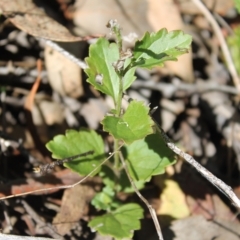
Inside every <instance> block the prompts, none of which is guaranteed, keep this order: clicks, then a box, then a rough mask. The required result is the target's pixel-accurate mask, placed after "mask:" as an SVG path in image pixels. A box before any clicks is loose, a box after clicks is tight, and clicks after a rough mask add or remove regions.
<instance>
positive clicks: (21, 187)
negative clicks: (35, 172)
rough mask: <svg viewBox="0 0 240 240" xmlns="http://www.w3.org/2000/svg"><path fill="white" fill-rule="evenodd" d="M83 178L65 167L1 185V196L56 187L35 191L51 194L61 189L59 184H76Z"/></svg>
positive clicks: (41, 193)
mask: <svg viewBox="0 0 240 240" xmlns="http://www.w3.org/2000/svg"><path fill="white" fill-rule="evenodd" d="M81 178H82V177H81V176H79V174H77V173H74V172H72V171H71V170H69V169H64V170H62V171H58V172H54V173H53V174H49V175H45V176H41V177H33V178H27V179H17V180H14V181H11V182H8V183H6V184H1V185H0V197H5V196H9V195H15V194H21V193H26V192H29V191H34V190H38V189H46V188H52V187H56V189H52V190H45V191H42V192H36V193H34V195H43V194H50V193H53V192H57V191H59V189H57V187H58V186H62V185H69V184H74V183H76V182H78V181H80V180H81Z"/></svg>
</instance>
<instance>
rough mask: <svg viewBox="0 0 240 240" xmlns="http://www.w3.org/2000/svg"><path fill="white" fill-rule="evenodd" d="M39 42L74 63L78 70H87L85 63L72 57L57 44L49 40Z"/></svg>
mask: <svg viewBox="0 0 240 240" xmlns="http://www.w3.org/2000/svg"><path fill="white" fill-rule="evenodd" d="M39 41H41V42H43V43H44V44H45V45H48V46H50V47H51V48H53V49H54V50H56V51H57V52H59V53H61V54H62V55H64V56H65V57H66V58H68V59H69V60H70V61H72V62H74V63H76V64H77V65H78V66H79V67H80V68H82V69H85V68H87V64H86V63H85V62H83V61H81V60H79V59H78V58H76V57H75V56H74V55H72V54H71V53H70V52H68V51H67V50H65V49H63V48H62V47H60V46H59V45H58V44H56V43H54V42H52V41H51V40H46V39H43V38H40V39H39Z"/></svg>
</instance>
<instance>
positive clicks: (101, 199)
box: [91, 186, 119, 210]
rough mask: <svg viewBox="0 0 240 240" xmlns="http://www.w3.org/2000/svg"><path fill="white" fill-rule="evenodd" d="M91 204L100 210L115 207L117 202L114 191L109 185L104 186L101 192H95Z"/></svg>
mask: <svg viewBox="0 0 240 240" xmlns="http://www.w3.org/2000/svg"><path fill="white" fill-rule="evenodd" d="M91 204H92V205H93V206H95V208H96V209H101V210H110V209H113V208H114V209H115V208H117V207H118V206H119V204H118V202H117V201H115V192H114V190H113V189H112V188H111V186H106V187H104V188H103V189H102V191H101V192H99V193H97V194H96V195H95V196H94V198H93V199H92V201H91Z"/></svg>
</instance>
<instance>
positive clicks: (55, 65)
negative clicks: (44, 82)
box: [44, 46, 83, 98]
mask: <svg viewBox="0 0 240 240" xmlns="http://www.w3.org/2000/svg"><path fill="white" fill-rule="evenodd" d="M44 56H45V64H46V68H47V74H48V80H49V83H50V85H51V86H52V88H53V89H54V90H55V91H56V92H58V93H59V94H60V95H62V96H69V97H72V98H78V97H80V96H82V95H83V87H82V78H81V69H80V68H79V66H78V65H77V64H75V63H74V62H72V61H70V60H69V59H68V58H66V57H65V56H64V55H62V54H61V53H59V52H57V51H55V50H53V49H52V48H51V47H49V46H46V48H45V51H44Z"/></svg>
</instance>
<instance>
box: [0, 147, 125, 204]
mask: <svg viewBox="0 0 240 240" xmlns="http://www.w3.org/2000/svg"><path fill="white" fill-rule="evenodd" d="M122 146H123V144H122V145H121V146H120V147H119V148H118V149H117V150H116V151H114V152H112V153H110V155H109V157H108V158H106V159H105V160H104V161H103V162H101V163H100V164H99V165H98V166H97V167H96V168H94V169H93V170H92V171H91V172H90V173H89V174H87V175H86V176H85V177H84V178H82V179H81V180H80V181H78V182H76V183H74V184H70V185H63V186H57V187H50V188H42V189H37V190H33V191H29V192H25V193H18V194H12V195H9V196H5V197H0V200H4V199H8V198H14V197H20V196H25V195H29V194H34V193H37V192H47V191H51V190H56V189H66V188H73V187H75V186H77V185H78V184H80V183H82V182H83V181H85V180H86V179H87V178H88V177H90V176H91V175H92V174H93V173H94V172H95V171H96V170H97V169H98V168H99V167H101V166H102V165H103V164H104V163H105V162H107V161H108V160H109V159H110V158H111V157H112V156H113V155H114V154H115V153H116V152H118V151H119V150H120V149H121V147H122Z"/></svg>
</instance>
